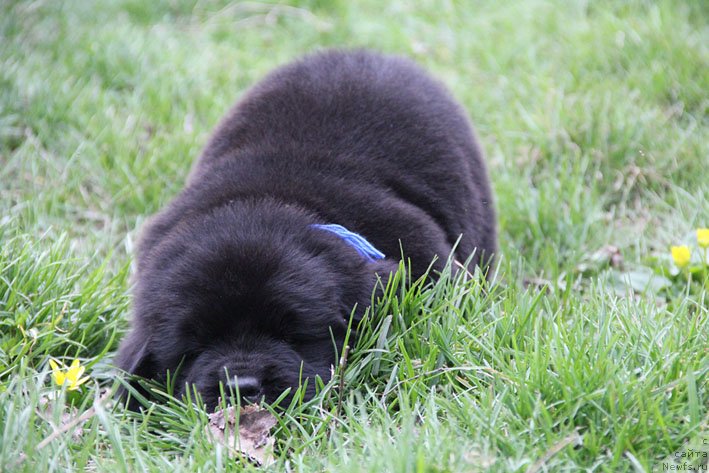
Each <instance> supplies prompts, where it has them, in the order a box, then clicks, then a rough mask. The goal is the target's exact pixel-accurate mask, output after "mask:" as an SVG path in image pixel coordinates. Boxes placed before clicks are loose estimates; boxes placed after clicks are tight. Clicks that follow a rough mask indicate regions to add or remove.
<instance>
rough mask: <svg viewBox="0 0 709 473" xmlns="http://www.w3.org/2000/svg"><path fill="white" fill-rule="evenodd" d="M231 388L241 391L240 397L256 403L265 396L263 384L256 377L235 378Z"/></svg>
mask: <svg viewBox="0 0 709 473" xmlns="http://www.w3.org/2000/svg"><path fill="white" fill-rule="evenodd" d="M229 384H230V385H231V386H233V387H236V388H238V389H239V395H240V396H241V397H242V398H243V399H246V400H247V401H252V402H256V401H258V398H259V396H261V395H262V394H263V391H262V389H261V382H260V381H259V380H258V378H256V377H255V376H234V379H233V381H232V383H229Z"/></svg>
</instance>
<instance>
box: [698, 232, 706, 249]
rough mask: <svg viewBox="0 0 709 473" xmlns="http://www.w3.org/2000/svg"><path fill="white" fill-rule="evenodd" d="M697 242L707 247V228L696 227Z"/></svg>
mask: <svg viewBox="0 0 709 473" xmlns="http://www.w3.org/2000/svg"><path fill="white" fill-rule="evenodd" d="M697 243H699V246H701V247H702V248H707V247H709V228H697Z"/></svg>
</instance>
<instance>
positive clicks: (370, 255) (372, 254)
mask: <svg viewBox="0 0 709 473" xmlns="http://www.w3.org/2000/svg"><path fill="white" fill-rule="evenodd" d="M310 226H311V227H313V228H319V229H320V230H325V231H328V232H331V233H334V234H335V235H337V236H338V237H340V238H342V239H343V240H344V241H345V243H347V244H348V245H350V246H351V247H352V248H354V249H355V250H357V253H359V254H360V255H362V256H363V257H364V259H366V260H367V261H369V262H370V263H371V262H373V261H376V260H378V259H382V258H384V253H382V252H381V251H379V250H378V249H376V248H375V247H374V246H372V244H371V243H369V242H368V241H367V239H366V238H364V237H363V236H362V235H360V234H358V233H354V232H351V231H349V230H347V229H346V228H345V227H343V226H342V225H337V224H334V223H331V224H328V225H322V224H319V223H314V224H312V225H310Z"/></svg>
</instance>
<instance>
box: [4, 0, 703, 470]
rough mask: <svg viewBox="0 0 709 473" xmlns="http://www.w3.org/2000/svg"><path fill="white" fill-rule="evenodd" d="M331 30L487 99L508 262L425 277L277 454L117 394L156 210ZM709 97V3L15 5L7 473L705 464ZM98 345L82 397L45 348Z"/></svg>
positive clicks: (282, 437)
mask: <svg viewBox="0 0 709 473" xmlns="http://www.w3.org/2000/svg"><path fill="white" fill-rule="evenodd" d="M327 46H340V47H343V46H347V47H349V46H365V47H371V48H373V49H377V50H381V51H386V52H395V53H399V54H404V55H407V56H410V57H412V58H413V59H415V60H416V61H418V62H420V63H421V64H422V65H423V66H425V67H426V68H427V69H428V70H430V71H431V72H432V73H433V74H434V75H436V76H437V77H439V78H440V79H441V80H442V81H443V82H445V83H446V84H447V85H448V86H449V87H450V88H451V90H452V91H453V93H454V95H455V96H456V97H457V98H458V99H459V100H460V101H461V102H462V103H463V105H464V106H465V108H466V110H467V111H468V114H469V115H470V117H471V119H472V121H473V122H474V123H475V126H476V130H477V133H478V136H479V139H480V141H481V143H482V145H483V147H484V149H485V152H486V157H487V161H488V164H489V170H490V175H491V179H492V181H493V187H494V190H495V193H496V206H497V209H498V213H499V226H500V250H501V251H500V253H501V254H500V257H499V260H498V262H499V266H498V268H497V270H496V274H495V277H494V279H493V280H492V281H491V282H490V283H489V284H484V283H482V282H481V281H480V280H478V279H462V278H460V277H459V278H457V279H451V278H450V277H448V276H447V275H445V274H444V275H443V277H442V279H441V280H440V281H439V282H438V283H437V284H435V285H427V284H425V283H424V282H422V281H410V280H409V278H407V277H406V275H405V274H404V273H405V272H404V271H403V270H402V272H401V273H400V274H399V276H398V277H397V278H396V280H395V281H393V283H392V284H391V285H390V287H389V288H388V291H387V296H386V297H385V298H384V299H381V300H377V301H375V303H374V305H373V308H372V310H371V313H370V320H371V325H370V327H369V328H368V329H367V331H366V333H364V335H363V336H362V337H361V338H360V339H359V340H358V341H357V343H356V345H355V346H354V347H353V350H352V352H351V354H350V356H349V359H348V360H347V363H346V366H343V367H338V368H337V370H336V371H337V372H336V375H335V377H334V379H333V381H332V382H331V383H329V384H327V385H326V386H324V387H323V389H322V390H321V393H320V394H319V395H318V396H317V397H316V398H315V399H314V400H313V401H311V402H308V403H295V404H294V405H292V406H290V407H289V408H288V409H287V410H286V411H285V412H283V413H280V414H279V417H278V424H277V426H276V428H275V430H274V431H273V435H274V438H275V460H276V462H275V464H273V465H271V466H269V467H256V466H253V465H249V464H243V463H237V462H236V461H234V460H232V459H230V458H229V457H228V455H227V451H226V450H225V449H224V448H223V447H221V446H218V445H215V444H213V443H212V442H211V441H210V436H209V434H208V433H207V431H206V430H205V427H206V425H207V415H206V413H205V412H203V411H202V410H200V409H199V408H198V407H193V405H192V404H190V403H189V402H183V401H181V400H175V399H170V397H169V395H168V394H167V393H166V394H165V398H166V399H165V402H163V403H159V404H156V405H154V406H153V407H152V408H151V409H149V410H148V411H147V412H146V413H145V414H133V413H127V412H125V411H124V409H122V408H121V407H120V406H115V405H114V404H113V403H111V402H109V400H106V399H104V398H105V396H103V393H104V391H105V390H106V389H110V388H112V387H115V378H116V376H115V373H114V372H113V371H112V369H111V360H112V356H113V354H114V352H115V350H116V348H117V344H118V342H119V341H120V339H121V337H122V335H123V334H124V333H125V331H126V328H127V320H128V318H129V317H130V300H131V298H130V275H131V272H132V264H133V249H134V242H135V241H136V238H137V235H138V232H139V229H140V226H141V224H142V223H143V222H144V221H145V219H146V218H147V217H148V216H149V215H151V214H153V213H154V212H156V211H157V210H159V209H160V208H161V207H162V206H163V205H165V204H166V203H167V202H168V201H169V200H170V199H171V198H172V197H173V196H174V195H175V194H176V193H177V192H178V191H179V190H180V188H181V187H182V185H183V183H184V179H185V177H186V175H187V173H188V171H189V169H190V165H191V163H192V161H193V160H194V159H195V158H196V156H197V155H198V154H199V151H200V149H201V147H202V146H203V145H204V144H205V141H206V139H207V137H208V136H209V132H210V130H211V129H212V128H213V127H214V126H215V124H216V123H217V121H218V120H219V118H220V117H221V116H222V115H223V114H224V112H225V111H226V110H227V109H228V107H229V106H230V105H231V104H232V103H233V102H234V101H235V100H236V99H238V98H239V97H240V95H241V94H242V93H243V92H244V91H245V90H246V89H247V88H248V87H249V85H251V84H253V83H254V82H255V81H257V80H258V79H259V78H260V77H262V76H263V75H264V74H265V73H266V72H268V71H269V70H270V69H272V68H273V67H276V66H278V65H280V64H282V63H284V62H286V61H288V60H290V59H293V58H296V57H298V56H300V55H302V54H304V53H306V52H309V51H314V50H317V49H319V48H323V47H327ZM708 91H709V3H707V2H701V1H688V2H680V1H674V0H666V1H663V0H658V1H650V0H648V1H639V0H633V1H627V2H620V1H616V2H613V1H605V0H600V1H593V2H588V1H582V0H573V1H561V0H559V1H551V0H549V1H542V0H529V1H524V2H521V1H493V0H490V1H470V2H464V1H462V0H461V1H459V2H455V1H433V0H428V1H419V2H411V1H406V0H395V1H391V2H381V1H378V0H363V1H348V0H331V1H329V0H302V1H297V0H293V1H291V2H289V3H286V2H283V3H265V2H225V1H219V0H154V1H143V0H106V1H80V0H73V1H57V0H35V1H16V0H0V471H8V472H11V471H26V472H37V471H64V470H84V469H87V470H92V471H93V470H96V471H108V472H116V471H160V472H162V471H173V472H178V471H205V472H206V471H209V472H212V471H223V470H237V469H242V468H243V469H247V470H253V471H263V470H264V469H266V470H268V469H270V470H272V471H283V470H287V471H338V472H348V471H351V472H360V471H371V472H384V471H412V472H413V471H416V472H424V471H425V472H439V471H440V472H447V471H495V472H498V471H503V472H506V471H510V472H513V471H519V472H530V473H534V472H540V471H578V470H586V471H603V472H606V471H607V472H611V471H612V472H615V471H669V470H668V469H664V470H663V468H664V466H663V462H664V465H668V466H669V463H668V461H665V459H667V458H668V457H669V458H670V459H671V460H672V461H674V460H677V461H679V462H680V463H679V464H682V462H689V463H691V462H695V463H696V462H698V461H699V462H701V461H705V462H706V459H704V460H703V455H706V453H703V452H707V451H709V309H708V308H707V301H708V299H709V297H707V295H708V294H709V270H707V267H706V265H705V263H706V252H704V253H703V252H702V251H701V248H700V247H699V245H698V242H697V238H696V234H695V229H697V228H702V227H707V226H709V177H708V176H709V172H707V169H708V168H709V113H708V111H709V109H708V107H709V94H708ZM671 245H687V246H689V248H690V249H691V252H692V256H691V261H690V262H689V263H688V265H687V266H685V267H684V268H681V269H680V268H677V267H676V265H675V264H674V263H673V259H672V257H671V255H670V246H671ZM75 358H78V359H79V360H80V361H81V363H82V365H83V366H85V367H86V374H87V375H88V376H90V379H89V380H88V381H87V382H86V383H85V384H84V385H83V386H82V387H81V389H79V390H77V391H73V392H68V391H66V389H64V390H58V389H57V386H56V385H55V384H54V382H53V380H52V377H51V368H50V366H49V360H50V359H55V360H57V361H60V362H64V363H67V364H69V363H70V362H71V361H72V360H73V359H75ZM342 368H344V369H342ZM155 388H156V389H165V390H166V391H169V388H168V387H165V388H163V387H160V386H156V387H155ZM102 396H103V397H102ZM82 413H84V416H85V417H86V418H87V420H86V421H85V422H83V423H79V424H77V428H68V427H67V426H66V423H67V422H72V419H75V418H76V417H78V416H81V415H82ZM62 426H65V427H62ZM702 442H704V445H702ZM693 452H694V453H693ZM683 455H684V456H683ZM705 465H706V463H705Z"/></svg>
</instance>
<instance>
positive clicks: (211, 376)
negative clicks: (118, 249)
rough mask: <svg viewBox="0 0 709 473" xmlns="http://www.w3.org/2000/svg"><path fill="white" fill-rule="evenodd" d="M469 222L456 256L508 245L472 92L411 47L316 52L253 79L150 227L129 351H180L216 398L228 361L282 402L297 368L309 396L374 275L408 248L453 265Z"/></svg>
mask: <svg viewBox="0 0 709 473" xmlns="http://www.w3.org/2000/svg"><path fill="white" fill-rule="evenodd" d="M313 223H337V224H340V225H343V226H345V227H347V228H348V229H349V230H352V231H355V232H358V233H360V234H362V235H364V236H365V237H366V238H367V239H368V240H369V241H370V242H371V243H372V244H373V245H374V246H375V247H377V248H378V249H379V250H381V251H382V252H384V253H385V254H386V255H387V258H386V259H384V260H379V261H377V262H375V263H370V262H367V261H365V260H364V259H363V258H362V257H361V256H360V255H359V254H357V252H356V251H355V250H354V249H352V248H351V247H349V246H348V245H347V244H346V243H345V242H344V241H342V240H341V239H340V238H338V237H337V236H335V235H333V234H331V233H329V232H326V231H323V230H320V229H317V228H312V227H310V225H311V224H313ZM461 235H462V236H461ZM459 238H460V241H459V243H458V246H457V247H456V250H455V254H454V256H455V258H456V259H458V260H459V261H465V260H466V259H467V258H468V257H469V256H470V255H471V254H472V253H473V251H474V250H475V256H474V258H473V260H472V261H473V263H474V264H480V265H482V266H485V264H486V263H487V262H488V261H489V257H490V256H491V255H492V254H493V253H494V252H495V250H496V231H495V214H494V210H493V205H492V197H491V192H490V187H489V184H488V177H487V172H486V169H485V165H484V163H483V160H482V155H481V151H480V148H479V147H478V145H477V144H476V142H475V139H474V136H473V133H472V130H471V127H470V124H469V122H468V120H467V119H466V116H465V113H464V111H463V109H462V108H461V107H460V106H459V105H457V104H456V103H455V102H454V100H453V99H452V98H451V96H450V95H449V94H448V93H447V91H446V90H445V89H444V87H443V86H442V85H440V84H439V83H438V82H436V81H434V80H432V79H431V78H430V77H429V76H428V75H427V74H426V73H425V72H424V71H423V70H421V69H420V68H419V67H418V66H416V65H415V64H414V63H412V62H411V61H409V60H407V59H403V58H399V57H392V56H383V55H379V54H375V53H371V52H365V51H350V52H343V51H328V52H324V53H320V54H316V55H313V56H309V57H306V58H305V59H303V60H301V61H298V62H296V63H293V64H290V65H287V66H285V67H282V68H280V69H277V70H276V71H274V72H273V73H271V74H270V75H268V76H267V77H266V78H265V79H263V80H262V81H261V82H260V83H258V84H257V85H256V86H254V87H253V89H252V90H251V91H249V92H248V93H247V94H246V96H245V97H244V98H243V99H242V100H241V101H240V102H239V103H238V104H237V105H236V106H235V107H234V109H233V110H232V111H231V112H230V113H229V114H228V115H227V116H226V118H225V119H224V120H223V121H222V123H221V124H220V125H219V127H218V128H217V130H216V132H215V133H214V135H213V136H212V138H211V140H210V141H209V143H208V144H207V147H206V149H205V150H204V152H203V153H202V156H201V157H200V159H199V160H198V161H197V163H196V164H195V166H194V168H193V170H192V173H191V175H190V177H189V179H188V182H187V185H186V187H185V189H184V190H183V191H182V192H181V193H180V194H179V195H178V196H177V197H176V198H175V199H174V200H173V201H172V202H171V203H170V205H169V206H168V207H167V208H166V209H164V210H163V211H162V212H160V213H159V214H158V215H156V216H155V217H154V218H153V219H152V220H151V221H150V222H149V223H148V225H147V226H146V228H145V230H144V233H143V236H142V240H141V242H140V245H139V248H138V271H137V279H136V287H135V300H134V320H133V325H132V329H131V332H130V334H129V335H128V337H127V338H126V339H125V340H124V342H123V345H122V346H121V349H120V352H119V355H118V363H117V364H118V366H119V367H120V368H122V369H124V370H126V371H128V372H130V373H134V374H136V375H139V376H142V377H148V378H158V379H160V378H162V377H163V376H164V374H165V372H166V371H167V370H170V371H172V372H174V370H175V369H176V368H177V367H178V365H180V363H182V365H181V370H180V373H181V375H180V376H179V377H178V382H177V386H178V388H182V386H184V384H185V382H187V383H192V384H194V385H195V386H196V387H197V388H198V389H199V391H200V392H201V394H202V396H203V397H204V399H205V401H206V402H207V404H208V405H210V406H213V405H214V404H215V402H216V400H217V397H218V385H219V381H224V382H226V381H227V378H226V375H225V368H226V370H227V371H228V373H229V376H230V379H231V377H232V376H236V377H237V378H236V379H237V381H238V379H239V377H241V378H243V379H248V380H249V383H247V384H248V386H246V384H244V385H243V386H245V387H246V388H248V390H249V391H250V393H251V394H252V395H253V396H252V398H258V397H260V396H265V398H266V400H267V401H273V400H275V399H276V398H277V397H278V396H279V395H280V394H281V393H282V392H283V391H284V390H285V389H286V388H288V387H293V388H295V387H297V386H298V385H299V382H300V381H301V378H302V379H304V378H310V380H309V381H308V390H307V394H308V395H312V394H313V392H314V380H313V377H314V376H315V375H316V374H317V375H320V376H321V377H322V378H323V379H325V380H326V379H328V378H329V376H330V366H331V365H332V364H334V363H335V361H336V350H335V347H336V346H337V348H338V349H340V348H341V346H342V343H343V341H344V337H345V333H346V328H347V319H348V317H349V315H350V313H351V311H352V308H353V307H355V305H356V307H357V311H356V314H355V317H356V318H360V317H361V316H362V314H363V312H364V310H365V308H366V307H367V306H368V305H369V303H370V298H371V294H372V290H373V288H374V286H375V283H376V278H377V274H379V275H381V276H382V277H386V276H387V275H388V274H389V273H390V272H391V271H395V270H396V268H397V265H398V260H399V259H400V256H401V251H402V249H403V252H404V255H405V256H406V257H407V258H409V259H410V260H411V268H412V271H413V273H414V275H420V274H422V273H424V272H425V271H426V269H427V268H428V267H429V265H430V264H431V262H432V261H433V260H434V258H435V257H438V262H437V263H436V265H434V267H435V268H438V269H440V267H441V266H442V264H443V262H444V261H445V260H446V259H447V258H448V256H449V255H450V253H451V250H452V248H453V246H454V245H455V243H456V241H458V239H459ZM481 256H482V257H483V258H485V259H481ZM333 342H334V343H333ZM254 383H255V385H254ZM242 394H243V393H242Z"/></svg>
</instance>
